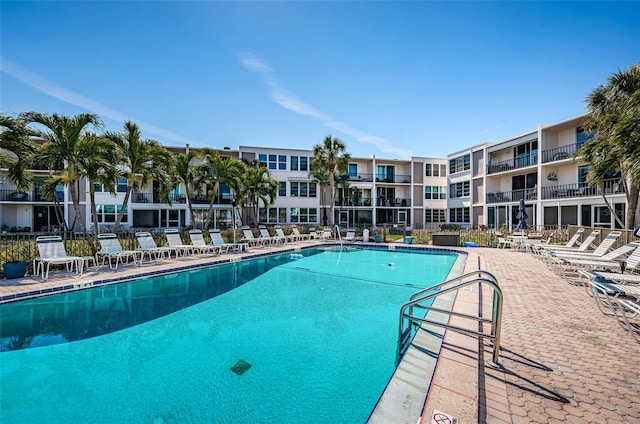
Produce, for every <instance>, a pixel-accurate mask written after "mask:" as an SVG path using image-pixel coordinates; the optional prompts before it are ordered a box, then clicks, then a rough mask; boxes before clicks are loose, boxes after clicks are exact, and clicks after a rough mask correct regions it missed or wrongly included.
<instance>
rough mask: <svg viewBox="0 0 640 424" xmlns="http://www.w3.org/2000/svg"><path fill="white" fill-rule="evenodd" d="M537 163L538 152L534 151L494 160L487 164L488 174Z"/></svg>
mask: <svg viewBox="0 0 640 424" xmlns="http://www.w3.org/2000/svg"><path fill="white" fill-rule="evenodd" d="M537 163H538V154H537V153H532V154H528V155H523V156H519V157H516V158H511V159H507V160H503V161H499V162H492V163H490V164H489V165H487V174H496V173H498V172H506V171H511V170H513V169H520V168H526V167H528V166H533V165H537Z"/></svg>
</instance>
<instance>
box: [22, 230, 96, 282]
mask: <svg viewBox="0 0 640 424" xmlns="http://www.w3.org/2000/svg"><path fill="white" fill-rule="evenodd" d="M36 243H37V245H38V253H39V254H40V256H39V257H38V258H35V259H34V260H33V269H34V273H35V275H36V276H37V275H39V274H42V279H43V280H46V279H47V278H49V268H50V266H51V265H65V266H66V268H67V271H68V272H71V271H73V267H74V266H75V268H76V273H77V274H82V268H83V265H84V259H83V258H82V257H80V256H68V255H67V251H66V249H65V248H64V243H63V242H62V238H60V236H40V237H38V238H36Z"/></svg>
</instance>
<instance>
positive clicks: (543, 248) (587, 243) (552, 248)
mask: <svg viewBox="0 0 640 424" xmlns="http://www.w3.org/2000/svg"><path fill="white" fill-rule="evenodd" d="M578 231H580V230H578ZM599 235H600V230H598V229H596V230H593V231H591V234H589V236H588V237H587V238H586V239H585V240H584V241H583V242H582V243H581V244H580V246H578V247H570V246H569V245H568V244H569V243H567V245H564V246H557V245H553V244H551V245H547V244H541V245H536V246H534V248H535V249H539V250H540V252H539V253H540V254H541V255H543V254H544V252H554V253H555V252H586V251H587V250H588V249H589V247H591V245H592V244H593V242H594V241H595V240H596V238H598V236H599ZM574 237H575V235H574ZM571 240H573V238H571ZM571 240H569V241H571Z"/></svg>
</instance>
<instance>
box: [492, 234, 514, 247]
mask: <svg viewBox="0 0 640 424" xmlns="http://www.w3.org/2000/svg"><path fill="white" fill-rule="evenodd" d="M496 236H497V237H498V245H497V246H496V247H498V248H501V249H504V248H506V247H507V246H508V247H511V241H510V240H507V238H506V237H505V236H504V235H502V234H501V233H496Z"/></svg>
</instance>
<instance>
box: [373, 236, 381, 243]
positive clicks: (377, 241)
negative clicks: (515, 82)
mask: <svg viewBox="0 0 640 424" xmlns="http://www.w3.org/2000/svg"><path fill="white" fill-rule="evenodd" d="M373 241H375V242H376V243H380V242H382V236H381V235H377V234H376V235H375V236H373Z"/></svg>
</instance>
